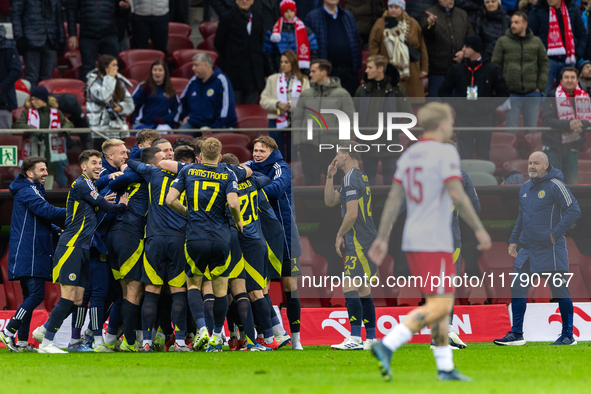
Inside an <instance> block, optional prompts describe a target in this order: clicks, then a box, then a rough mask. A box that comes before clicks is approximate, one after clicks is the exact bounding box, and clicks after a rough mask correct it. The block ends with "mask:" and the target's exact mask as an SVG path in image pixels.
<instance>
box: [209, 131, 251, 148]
mask: <svg viewBox="0 0 591 394" xmlns="http://www.w3.org/2000/svg"><path fill="white" fill-rule="evenodd" d="M208 137H213V138H217V139H218V140H220V142H221V143H222V146H224V145H235V146H242V147H244V148H248V147H250V141H251V140H250V137H248V136H246V135H244V134H238V133H212V134H209V135H208Z"/></svg>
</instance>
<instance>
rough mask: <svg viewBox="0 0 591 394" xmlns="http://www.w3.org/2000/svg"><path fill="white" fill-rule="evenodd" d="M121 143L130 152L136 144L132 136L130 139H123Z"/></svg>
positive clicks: (135, 139)
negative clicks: (123, 143)
mask: <svg viewBox="0 0 591 394" xmlns="http://www.w3.org/2000/svg"><path fill="white" fill-rule="evenodd" d="M165 135H166V134H165ZM123 142H125V147H126V148H127V149H129V150H131V148H133V147H134V146H135V144H137V138H136V137H135V136H134V135H132V136H130V137H127V138H125V139H124V140H123Z"/></svg>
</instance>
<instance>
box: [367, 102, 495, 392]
mask: <svg viewBox="0 0 591 394" xmlns="http://www.w3.org/2000/svg"><path fill="white" fill-rule="evenodd" d="M418 120H419V125H420V126H421V127H422V128H423V130H424V134H423V138H421V140H420V141H419V143H417V144H414V145H412V146H411V147H410V148H409V149H408V150H407V151H406V152H405V153H404V154H403V155H402V156H401V157H400V159H399V160H398V168H397V169H396V174H395V175H394V183H393V184H392V188H391V189H390V193H389V194H388V199H387V201H386V205H385V206H384V212H383V214H382V219H381V221H380V227H379V231H378V236H377V238H376V240H375V241H374V243H373V245H372V246H371V249H370V250H369V257H370V258H371V259H372V260H373V261H374V262H375V263H376V264H378V265H379V264H381V263H382V261H383V260H384V257H386V254H387V253H388V239H389V237H390V231H391V229H392V226H393V225H394V222H395V221H396V218H397V216H398V213H399V211H400V206H401V205H402V202H403V200H404V198H406V201H407V210H408V213H407V216H406V223H405V227H404V232H403V235H402V250H404V251H405V252H406V256H407V259H408V265H409V268H410V271H411V273H412V275H414V276H419V277H420V278H421V279H422V280H421V282H422V290H423V293H424V294H425V304H424V305H423V306H421V307H418V308H416V309H414V310H413V311H412V312H410V313H409V314H408V315H407V316H406V319H405V320H404V322H402V323H401V324H398V325H397V326H395V327H394V329H393V330H392V331H390V333H388V335H387V336H386V337H385V338H384V339H383V340H381V341H378V342H376V343H374V344H373V345H372V352H373V354H374V355H375V356H376V358H377V359H378V361H379V364H380V371H381V373H382V376H383V377H384V380H391V379H392V371H391V367H390V364H391V360H392V353H393V352H394V351H395V350H396V349H398V348H399V347H401V346H402V345H404V344H405V343H406V342H408V341H410V340H411V338H412V336H413V334H414V333H416V332H418V331H420V330H421V329H422V328H423V327H425V326H427V325H429V326H430V327H431V336H432V338H433V341H434V343H435V349H433V355H434V356H435V361H436V364H437V370H438V372H437V379H439V380H470V378H468V377H466V376H464V375H462V374H460V373H459V372H458V371H457V370H456V369H455V366H454V363H453V355H452V350H451V347H450V346H449V340H448V335H447V331H448V324H449V314H450V312H451V308H452V306H453V302H454V295H453V288H452V287H451V280H450V279H449V278H451V276H452V275H454V271H455V269H454V267H453V264H452V252H453V235H452V229H451V219H452V217H451V215H450V214H449V213H450V212H451V211H452V205H455V206H456V208H457V209H458V210H459V212H460V216H461V217H462V219H464V220H465V221H466V223H467V224H468V225H469V226H470V227H471V228H472V229H473V230H474V234H475V235H476V239H477V240H478V243H479V245H478V249H479V250H488V249H489V248H490V246H491V240H490V236H489V235H488V233H487V232H486V230H485V229H484V227H483V225H482V223H481V222H480V219H479V218H478V215H476V212H475V211H474V207H473V206H472V203H471V202H470V199H469V198H468V196H467V195H466V192H465V191H464V188H463V186H462V174H461V172H460V158H459V156H458V152H457V150H456V149H455V148H454V146H453V145H450V144H444V143H443V142H444V141H446V140H447V139H450V138H451V136H452V133H453V117H452V113H451V107H450V106H449V105H447V104H441V103H429V104H427V105H425V106H424V107H423V108H422V109H421V110H420V111H419V113H418ZM405 196H406V197H405ZM428 276H430V277H439V278H440V280H441V283H440V285H439V286H438V287H437V288H432V287H431V286H430V283H426V279H427V277H428ZM446 278H448V279H446Z"/></svg>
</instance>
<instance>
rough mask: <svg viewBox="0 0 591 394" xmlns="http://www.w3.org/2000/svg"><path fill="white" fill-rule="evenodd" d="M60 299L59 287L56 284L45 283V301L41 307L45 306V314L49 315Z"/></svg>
mask: <svg viewBox="0 0 591 394" xmlns="http://www.w3.org/2000/svg"><path fill="white" fill-rule="evenodd" d="M60 297H61V292H60V286H59V285H58V284H56V283H51V282H45V300H43V303H42V304H41V305H44V306H45V309H46V310H47V313H51V311H52V310H53V307H54V306H55V304H57V302H58V301H59V299H60Z"/></svg>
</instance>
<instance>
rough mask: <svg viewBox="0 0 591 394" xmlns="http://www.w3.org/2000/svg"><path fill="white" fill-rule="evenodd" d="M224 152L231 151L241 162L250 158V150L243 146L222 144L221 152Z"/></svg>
mask: <svg viewBox="0 0 591 394" xmlns="http://www.w3.org/2000/svg"><path fill="white" fill-rule="evenodd" d="M224 153H232V154H234V155H236V157H237V158H238V160H240V162H241V163H244V162H245V161H248V160H251V159H252V152H251V151H249V150H248V149H246V148H245V147H243V146H237V145H225V146H224V145H223V146H222V154H224Z"/></svg>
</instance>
